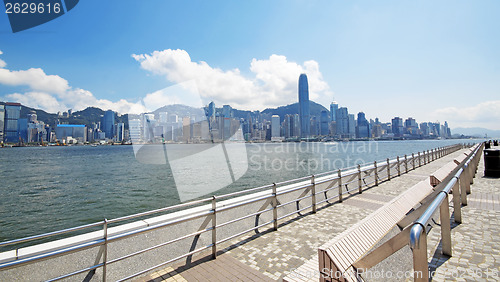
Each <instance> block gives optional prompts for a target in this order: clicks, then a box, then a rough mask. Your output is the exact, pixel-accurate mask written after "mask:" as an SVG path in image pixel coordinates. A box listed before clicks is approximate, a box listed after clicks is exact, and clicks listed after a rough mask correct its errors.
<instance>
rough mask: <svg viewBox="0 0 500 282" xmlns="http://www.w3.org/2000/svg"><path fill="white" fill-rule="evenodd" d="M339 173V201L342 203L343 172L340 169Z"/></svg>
mask: <svg viewBox="0 0 500 282" xmlns="http://www.w3.org/2000/svg"><path fill="white" fill-rule="evenodd" d="M337 175H338V177H339V181H338V183H339V203H342V172H341V171H340V169H339V170H338V171H337Z"/></svg>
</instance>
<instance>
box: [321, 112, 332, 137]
mask: <svg viewBox="0 0 500 282" xmlns="http://www.w3.org/2000/svg"><path fill="white" fill-rule="evenodd" d="M329 123H330V119H329V117H328V111H325V110H323V111H321V116H320V135H328V134H329V131H330V130H329V128H328V125H329Z"/></svg>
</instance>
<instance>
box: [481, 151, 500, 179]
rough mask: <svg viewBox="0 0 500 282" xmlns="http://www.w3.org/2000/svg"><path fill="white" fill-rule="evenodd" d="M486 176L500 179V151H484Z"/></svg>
mask: <svg viewBox="0 0 500 282" xmlns="http://www.w3.org/2000/svg"><path fill="white" fill-rule="evenodd" d="M484 176H488V177H500V150H497V149H485V150H484Z"/></svg>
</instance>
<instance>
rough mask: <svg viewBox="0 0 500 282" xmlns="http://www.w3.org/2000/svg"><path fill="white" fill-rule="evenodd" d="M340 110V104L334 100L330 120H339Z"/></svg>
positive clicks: (331, 105)
mask: <svg viewBox="0 0 500 282" xmlns="http://www.w3.org/2000/svg"><path fill="white" fill-rule="evenodd" d="M338 111H339V104H337V102H335V101H333V102H332V103H331V104H330V121H335V122H336V121H337V112H338Z"/></svg>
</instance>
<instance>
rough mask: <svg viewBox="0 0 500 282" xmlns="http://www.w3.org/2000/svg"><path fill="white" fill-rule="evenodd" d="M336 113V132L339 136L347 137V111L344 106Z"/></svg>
mask: <svg viewBox="0 0 500 282" xmlns="http://www.w3.org/2000/svg"><path fill="white" fill-rule="evenodd" d="M337 113H338V116H337V134H338V135H339V136H340V137H341V138H349V112H348V111H347V108H346V107H342V108H340V109H339V110H338V112H337Z"/></svg>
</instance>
